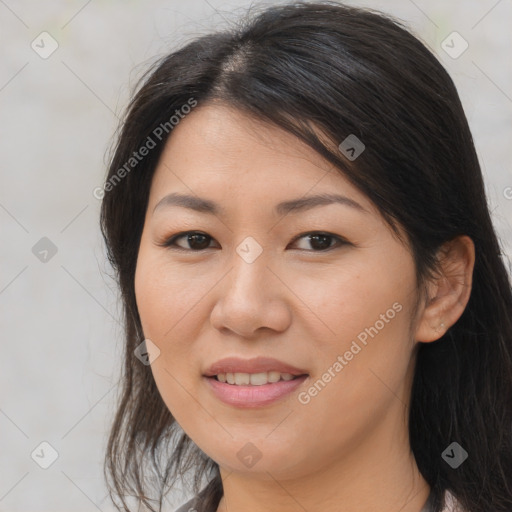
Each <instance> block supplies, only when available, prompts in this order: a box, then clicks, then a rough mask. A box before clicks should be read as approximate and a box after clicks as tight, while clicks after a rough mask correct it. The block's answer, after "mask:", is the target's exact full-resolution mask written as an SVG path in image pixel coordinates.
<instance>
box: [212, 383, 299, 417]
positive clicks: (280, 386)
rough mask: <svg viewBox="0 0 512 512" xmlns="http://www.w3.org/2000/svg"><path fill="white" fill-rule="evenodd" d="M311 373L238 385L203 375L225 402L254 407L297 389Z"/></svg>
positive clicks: (280, 397) (248, 407)
mask: <svg viewBox="0 0 512 512" xmlns="http://www.w3.org/2000/svg"><path fill="white" fill-rule="evenodd" d="M308 378H309V375H302V376H300V377H297V378H296V379H292V380H280V381H278V382H272V383H268V384H262V385H261V386H237V385H235V384H228V383H227V382H226V383H225V382H220V381H218V380H217V379H216V378H215V377H206V376H205V377H203V379H204V380H205V381H206V383H207V384H208V385H209V386H210V389H211V390H212V391H213V393H214V395H215V396H216V397H217V398H218V399H219V400H221V401H222V402H224V403H225V404H228V405H232V406H235V407H240V408H245V409H252V408H255V407H263V406H265V405H270V404H272V403H274V402H276V401H278V400H280V399H282V398H284V397H285V396H287V395H289V394H290V393H292V392H293V391H295V390H296V389H297V388H298V387H299V386H300V385H301V384H302V383H303V382H304V381H305V380H306V379H308Z"/></svg>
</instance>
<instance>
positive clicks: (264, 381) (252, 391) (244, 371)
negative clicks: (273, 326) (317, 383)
mask: <svg viewBox="0 0 512 512" xmlns="http://www.w3.org/2000/svg"><path fill="white" fill-rule="evenodd" d="M308 378H309V374H308V373H307V372H306V371H305V370H302V369H300V368H297V367H295V366H292V365H290V364H287V363H284V362H282V361H279V360H277V359H272V358H267V357H258V358H255V359H240V358H236V357H233V358H227V359H222V360H220V361H217V362H216V363H214V364H213V365H211V366H210V367H209V368H208V370H207V371H205V372H204V373H203V379H204V381H205V383H206V384H207V385H208V388H209V390H210V391H211V392H212V393H213V395H214V396H215V397H216V398H217V399H218V400H220V401H221V402H223V403H225V404H228V405H231V406H234V407H238V408H255V407H263V406H266V405H270V404H273V403H275V402H277V401H280V400H283V399H284V398H286V397H289V396H290V395H291V394H292V393H293V392H294V391H295V390H296V389H297V388H298V387H300V386H301V385H302V384H303V383H304V382H305V381H306V380H307V379H308Z"/></svg>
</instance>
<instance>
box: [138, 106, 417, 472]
mask: <svg viewBox="0 0 512 512" xmlns="http://www.w3.org/2000/svg"><path fill="white" fill-rule="evenodd" d="M340 142H341V141H340ZM170 194H179V195H187V196H190V198H189V199H181V200H179V201H178V200H176V197H177V196H175V200H174V201H172V199H170V197H169V196H170ZM334 195H337V196H343V197H345V198H347V199H341V200H340V202H336V201H331V200H327V196H334ZM317 196H323V199H322V198H320V199H318V197H317ZM313 197H315V198H316V199H314V200H313V199H311V198H313ZM166 198H167V199H166ZM203 201H204V202H205V203H204V204H203ZM187 205H188V206H187ZM194 206H196V207H194ZM212 210H214V212H213V213H212ZM190 231H192V232H199V233H196V235H195V236H193V235H192V236H187V235H185V236H180V237H179V238H177V239H176V240H175V241H174V244H173V245H168V246H165V243H166V241H168V240H170V239H171V238H172V237H174V236H175V235H177V234H178V233H184V232H185V233H186V232H190ZM310 235H312V236H310ZM315 235H316V236H315ZM135 290H136V298H137V305H138V309H139V313H140V317H141V321H142V327H143V330H144V334H145V337H146V339H149V340H151V343H149V344H148V348H150V354H151V356H152V357H155V356H156V357H155V359H154V361H153V362H152V364H151V370H152V372H153V375H154V378H155V381H156V384H157V386H158V389H159V391H160V393H161V396H162V398H163V400H164V401H165V404H166V405H167V407H168V408H169V410H170V412H171V413H172V415H173V416H174V417H175V419H176V420H177V421H178V423H179V424H180V425H181V427H182V428H183V429H184V431H185V432H186V433H187V434H188V435H189V436H190V437H191V438H192V440H193V441H194V442H195V443H196V444H197V445H198V446H199V447H200V448H201V449H202V450H203V451H204V452H205V453H206V454H207V455H209V456H210V457H211V458H212V459H214V460H215V461H216V462H217V463H218V464H219V465H220V466H221V467H222V468H225V469H228V470H233V471H238V472H252V473H259V474H260V475H261V476H262V477H264V476H265V474H268V473H270V474H271V475H273V477H276V478H277V477H278V476H279V477H281V478H286V477H290V478H291V477H294V476H295V477H296V476H300V475H306V474H308V472H312V471H316V470H319V469H320V468H325V467H327V466H331V467H332V465H333V464H338V463H339V462H340V461H348V460H350V459H352V460H354V459H355V458H356V457H360V456H362V453H363V451H364V453H365V454H366V455H369V454H371V453H373V454H375V453H377V452H378V450H379V449H382V446H386V447H388V448H389V446H391V445H393V443H397V442H400V443H404V442H407V438H406V437H404V436H406V432H407V427H406V425H407V423H406V418H407V406H406V404H408V401H409V390H410V385H411V382H412V375H413V363H414V353H415V352H414V350H413V349H414V347H415V341H414V323H415V322H413V318H412V314H413V304H414V301H415V299H416V280H415V268H414V264H413V260H412V257H411V255H410V253H409V252H408V251H407V249H406V248H405V247H404V246H403V245H401V244H400V243H399V242H398V241H397V240H396V239H395V238H394V237H393V236H392V234H391V231H390V229H389V227H388V226H387V225H386V224H385V223H384V221H383V219H382V218H381V216H380V215H379V213H378V212H377V210H376V208H375V207H374V206H373V205H372V203H370V202H369V200H368V199H367V198H366V197H365V196H364V195H363V194H362V193H360V192H359V191H358V190H357V189H356V188H355V187H354V186H352V185H351V184H350V183H349V182H348V181H347V180H346V179H345V178H344V177H342V176H341V175H340V173H339V171H337V170H336V169H334V168H333V167H332V165H331V164H329V163H328V162H326V161H325V160H323V159H322V158H321V157H320V156H319V155H318V154H316V153H315V152H314V151H313V150H312V149H311V148H309V147H308V146H306V145H305V144H303V143H302V142H299V141H298V140H297V139H296V138H294V137H293V136H292V135H290V134H288V133H286V132H284V131H282V130H280V129H279V128H276V127H271V126H268V125H265V124H261V123H260V122H258V121H256V120H254V119H251V118H248V117H246V116H244V115H243V114H241V113H240V112H238V111H236V110H233V109H230V108H227V107H222V106H218V105H217V106H213V105H208V106H206V105H205V106H201V107H198V108H196V109H195V110H194V111H192V112H191V113H190V114H189V115H188V116H187V117H186V118H184V119H183V120H182V121H180V123H179V124H178V125H177V126H176V127H175V128H174V130H173V132H172V136H171V137H170V139H169V140H168V142H167V145H166V148H165V151H164V153H163V155H162V157H161V160H160V162H159V165H158V168H157V170H156V173H155V175H154V179H153V182H152V186H151V191H150V197H149V205H148V209H147V213H146V218H145V225H144V230H143V234H142V239H141V244H140V251H139V255H138V262H137V270H136V276H135ZM156 347H157V349H156ZM262 357H264V358H272V359H274V360H275V361H272V360H268V359H266V360H262V361H260V365H256V364H254V365H252V366H251V365H250V364H249V366H243V364H242V363H243V362H249V363H251V362H254V361H252V360H255V359H256V358H262ZM225 358H238V359H240V360H242V362H238V363H237V362H235V363H234V364H232V365H229V364H228V365H222V363H220V364H221V366H219V367H217V369H215V368H213V369H212V372H213V373H215V374H217V373H234V374H239V375H233V378H234V379H235V383H234V384H230V383H229V382H225V383H223V382H221V381H220V380H217V379H216V378H215V377H208V376H206V374H208V373H212V372H209V370H210V369H211V367H212V365H214V363H217V362H219V361H221V360H222V359H225ZM280 365H281V366H280ZM286 365H287V366H288V367H287V366H286ZM290 366H291V367H293V368H294V369H295V370H293V371H287V370H291V369H290V368H289V367H290ZM223 370H224V371H223ZM237 370H239V371H237ZM268 372H271V373H268ZM283 373H285V374H286V373H288V374H289V373H292V374H297V375H302V377H295V378H293V379H292V380H286V379H289V378H290V377H289V376H288V375H284V378H283V375H282V374H283ZM247 374H249V375H247ZM250 374H260V375H256V376H253V377H251V376H250ZM304 375H306V376H304ZM225 378H227V379H228V380H232V379H231V376H229V375H227V376H226V377H225ZM277 378H279V379H280V380H279V382H274V381H275V380H276V379H277ZM220 379H222V380H225V379H223V377H222V375H221V377H220ZM251 379H252V382H253V383H254V384H250V382H251ZM269 380H270V382H268V381H269ZM247 382H249V384H248V385H247V384H246V383H247ZM263 382H267V383H266V384H262V383H263ZM389 443H391V445H390V444H389ZM388 448H387V449H388ZM366 455H363V456H366Z"/></svg>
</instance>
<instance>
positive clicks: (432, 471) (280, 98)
mask: <svg viewBox="0 0 512 512" xmlns="http://www.w3.org/2000/svg"><path fill="white" fill-rule="evenodd" d="M191 98H193V99H194V100H195V101H197V102H198V105H199V107H200V106H201V105H204V104H206V103H207V102H211V101H214V100H216V101H221V102H224V103H226V104H229V105H231V106H233V107H235V108H237V109H239V110H240V111H242V112H244V113H247V114H249V115H251V116H254V117H255V118H258V119H260V120H264V121H266V122H268V123H271V124H272V125H275V126H279V127H281V128H283V129H284V130H287V131H288V132H290V133H292V134H294V135H296V136H297V137H298V138H299V139H301V140H303V141H305V142H306V143H307V144H309V145H310V146H311V147H312V148H313V149H315V150H316V151H317V152H318V153H319V154H320V155H322V156H323V157H325V158H326V159H327V160H329V161H330V162H332V164H333V165H334V166H335V167H336V168H337V169H338V170H339V172H340V173H343V175H344V176H346V177H347V178H348V179H349V180H350V181H351V183H353V184H354V185H355V186H356V187H357V188H358V189H359V190H361V191H362V192H363V193H364V194H366V196H367V197H368V198H369V199H370V200H371V201H372V202H373V203H374V204H375V205H376V206H377V208H378V209H379V211H380V212H381V214H382V216H383V218H384V219H385V220H386V221H387V222H388V223H389V225H390V227H391V228H392V229H393V230H394V231H395V232H397V230H396V226H402V227H403V228H404V231H405V233H406V234H407V240H403V242H404V243H407V244H408V246H409V247H410V250H411V253H412V256H413V258H414V261H415V265H416V271H417V279H418V293H419V294H420V293H423V291H424V288H423V285H424V283H425V280H426V279H428V278H429V277H431V276H432V275H433V272H434V271H435V270H436V268H437V266H436V263H437V258H436V256H437V251H438V249H439V248H440V247H441V245H442V244H443V243H444V242H446V241H449V240H451V239H453V238H454V237H456V236H458V235H468V236H469V237H471V239H472V240H473V242H474V244H475V251H476V260H475V266H474V274H473V285H472V291H471V296H470V299H469V302H468V304H467V307H466V309H465V311H464V313H463V314H462V316H461V317H460V318H459V320H458V321H457V322H456V323H455V324H454V325H453V326H452V327H451V328H450V329H449V330H448V331H447V332H446V333H445V334H444V335H443V336H442V338H440V339H439V340H438V341H436V342H433V343H425V344H420V347H419V351H418V355H417V362H416V368H415V377H414V382H413V387H412V396H411V404H410V410H409V420H410V421H409V431H410V442H411V449H412V451H413V453H414V456H415V458H416V462H417V464H418V467H419V470H420V471H421V473H422V475H423V476H424V478H425V479H426V480H427V482H428V483H429V485H430V486H431V489H432V495H433V498H434V500H433V505H434V510H435V511H436V512H439V511H440V510H441V507H442V500H443V493H444V491H445V490H450V491H451V492H452V493H453V494H454V495H455V497H456V498H457V499H458V500H459V501H460V502H461V504H462V505H463V506H464V507H465V509H466V510H467V511H468V512H483V511H485V512H489V511H494V512H510V511H511V510H512V433H511V429H512V291H511V284H510V280H509V276H508V274H507V270H506V267H505V264H504V261H503V260H502V258H501V257H502V253H501V249H500V245H499V242H498V239H497V236H496V233H495V230H494V227H493V225H492V222H491V218H490V214H489V209H488V206H487V202H486V197H485V191H484V183H483V179H482V173H481V170H480V166H479V163H478V159H477V155H476V153H475V148H474V144H473V140H472V137H471V133H470V130H469V127H468V123H467V120H466V117H465V114H464V111H463V108H462V106H461V103H460V100H459V97H458V94H457V91H456V89H455V86H454V84H453V82H452V80H451V78H450V77H449V75H448V74H447V72H446V71H445V69H444V68H443V67H442V66H441V64H440V63H439V62H438V60H437V59H436V58H435V57H434V56H433V54H432V53H431V52H430V51H429V50H428V49H427V48H426V47H425V46H424V45H423V44H422V43H421V42H420V41H419V40H418V39H417V38H416V37H414V36H413V35H411V33H410V32H409V31H408V30H407V29H405V28H404V27H403V26H402V25H401V24H400V23H399V22H397V21H396V20H393V19H391V18H390V17H388V16H386V15H384V14H382V13H377V12H374V11H370V10H364V9H358V8H352V7H346V6H343V5H340V4H338V3H332V2H323V3H303V2H295V3H290V4H287V5H282V6H275V7H270V8H267V9H265V10H263V11H262V12H260V13H259V14H258V15H256V16H249V17H247V19H244V20H241V21H240V24H239V25H238V26H237V27H234V28H232V29H230V30H225V31H219V32H216V33H212V34H208V35H205V36H202V37H199V38H197V39H195V40H193V41H192V42H190V43H189V44H187V45H186V46H184V47H182V48H181V49H179V50H177V51H173V52H172V53H170V54H169V55H167V56H165V57H164V58H163V59H161V60H160V61H159V62H158V63H157V64H156V65H155V66H154V67H153V68H151V69H150V70H149V71H148V72H147V74H146V75H145V76H144V77H143V78H142V80H141V82H140V85H139V86H138V89H137V92H136V94H135V95H134V97H133V100H132V101H131V103H130V105H129V107H128V109H127V115H126V118H125V120H124V123H123V124H122V129H121V132H120V136H119V139H118V141H117V144H116V147H115V152H114V154H113V157H112V160H111V163H110V168H109V171H108V176H107V182H106V183H109V180H112V177H113V176H114V175H116V173H118V171H119V169H121V168H122V167H123V166H124V165H125V164H126V162H127V161H128V160H129V158H130V157H131V156H132V154H133V152H134V151H137V150H138V149H139V148H140V147H141V146H143V145H144V144H145V141H147V138H148V137H149V136H151V135H152V134H154V130H155V128H156V127H157V126H159V125H161V124H162V123H165V122H168V121H169V118H170V116H172V115H173V114H174V113H175V112H176V110H178V111H180V109H181V108H182V106H183V105H185V104H187V102H189V101H190V99H191ZM199 107H197V108H199ZM318 129H319V130H318ZM319 132H321V133H323V134H324V135H325V137H322V138H319V136H318V134H319ZM350 134H354V135H356V136H357V137H358V138H359V139H360V140H361V141H363V142H364V144H365V146H366V149H365V151H364V152H363V153H362V154H361V155H360V156H359V157H358V158H357V160H355V161H353V162H351V161H350V160H348V159H347V158H346V157H345V156H344V155H343V154H342V153H341V152H340V151H339V150H338V145H339V144H340V142H341V141H343V140H344V139H345V138H346V137H347V136H348V135H350ZM170 135H172V131H171V130H169V133H166V134H165V136H164V137H161V140H158V141H155V142H157V144H156V147H154V148H153V149H152V150H151V151H150V152H149V153H148V154H147V156H145V157H144V158H143V159H141V161H140V162H138V163H137V165H136V166H135V167H134V168H133V169H132V170H130V171H129V172H127V173H123V178H122V179H121V180H118V182H116V183H115V185H113V186H110V187H109V188H108V189H107V188H106V189H105V190H106V193H105V196H104V199H103V202H102V207H101V229H102V233H103V236H104V238H105V241H106V244H107V249H108V257H109V260H110V262H111V264H112V265H113V268H114V269H115V271H116V278H117V279H118V282H119V286H120V289H121V293H122V299H123V305H124V323H125V329H126V333H125V335H126V350H125V357H124V368H123V387H122V396H121V399H120V403H119V407H118V410H117V414H116V416H115V421H114V423H113V425H112V430H111V434H110V439H109V443H108V450H107V454H106V459H105V472H106V476H107V479H108V480H109V484H110V488H111V496H112V498H113V499H114V501H116V499H117V498H118V499H120V500H121V504H120V505H118V506H119V507H120V508H119V510H135V508H131V509H130V508H129V505H128V502H127V499H126V497H127V496H135V497H136V499H137V500H140V502H143V503H144V504H145V505H146V506H147V507H150V509H151V510H161V506H162V500H163V498H164V496H165V495H166V493H167V492H168V490H169V488H170V487H171V486H172V485H173V484H174V483H175V482H176V481H177V480H178V479H182V478H184V477H185V475H186V474H188V472H189V471H191V472H192V475H193V476H194V492H197V491H198V490H199V489H200V486H201V485H202V483H204V482H205V480H207V481H209V484H208V486H207V487H206V488H205V489H204V493H203V494H204V497H205V500H204V501H203V502H202V504H201V505H200V508H201V510H203V511H207V510H216V506H217V504H218V502H219V500H220V498H221V496H222V482H221V479H220V474H219V470H218V465H217V464H216V463H215V462H214V461H213V460H211V459H210V458H209V457H207V456H206V455H205V454H204V453H203V452H201V451H200V450H199V449H198V447H197V446H196V445H195V444H194V443H193V441H192V440H191V439H189V437H188V436H187V435H186V434H185V433H184V432H183V431H182V430H181V428H180V427H179V425H178V424H177V423H176V422H175V421H174V419H173V417H172V415H171V413H170V412H169V410H168V409H167V408H166V406H165V404H164V402H163V400H162V399H161V397H160V395H159V392H158V390H157V388H156V385H155V382H154V380H153V377H152V373H151V369H150V367H149V366H145V365H143V364H141V363H140V361H139V360H138V359H136V358H135V357H134V354H133V353H134V349H135V347H136V346H137V345H138V344H140V343H141V341H142V340H143V339H144V334H143V332H142V328H141V323H140V318H139V315H138V311H137V307H136V302H135V292H134V275H135V268H136V263H137V253H138V248H139V243H140V237H141V233H142V229H143V225H144V216H145V211H146V208H147V203H148V196H149V190H150V185H151V180H152V176H153V174H154V171H155V168H156V166H157V163H158V160H159V157H160V155H161V152H162V149H163V146H164V144H165V142H166V140H167V138H168V136H170ZM153 139H155V137H154V136H153ZM118 176H119V175H118ZM110 183H111V184H112V183H113V182H112V181H110ZM397 234H398V233H397ZM453 441H456V442H458V443H459V444H460V445H461V446H462V447H463V448H464V449H465V450H466V451H467V452H468V454H469V457H468V459H467V460H466V461H465V462H464V463H463V464H462V465H461V466H460V467H458V468H457V469H452V468H451V467H450V466H449V465H448V464H446V462H445V461H444V460H443V459H442V457H441V454H442V452H443V451H444V450H445V448H446V447H447V446H448V445H450V444H451V443H452V442H453ZM150 491H152V492H153V493H156V494H153V497H152V496H151V494H150ZM155 500H156V505H155ZM153 506H157V508H156V509H155V508H152V507H153ZM121 507H122V508H121Z"/></svg>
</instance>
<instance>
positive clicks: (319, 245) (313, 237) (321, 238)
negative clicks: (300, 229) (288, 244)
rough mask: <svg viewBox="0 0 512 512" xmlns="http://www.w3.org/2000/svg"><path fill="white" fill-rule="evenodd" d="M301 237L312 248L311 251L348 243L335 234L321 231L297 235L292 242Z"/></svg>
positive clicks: (319, 250)
mask: <svg viewBox="0 0 512 512" xmlns="http://www.w3.org/2000/svg"><path fill="white" fill-rule="evenodd" d="M301 239H305V240H306V244H309V247H311V248H313V252H321V251H327V250H329V249H332V248H333V247H334V246H336V245H338V246H339V245H342V244H345V243H348V242H346V241H345V240H343V239H342V238H340V237H339V236H337V235H333V234H331V233H323V232H312V233H305V234H302V235H299V236H298V237H297V238H295V240H294V242H295V241H297V240H301ZM333 242H334V243H333ZM304 249H305V250H309V249H308V247H305V248H304Z"/></svg>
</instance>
